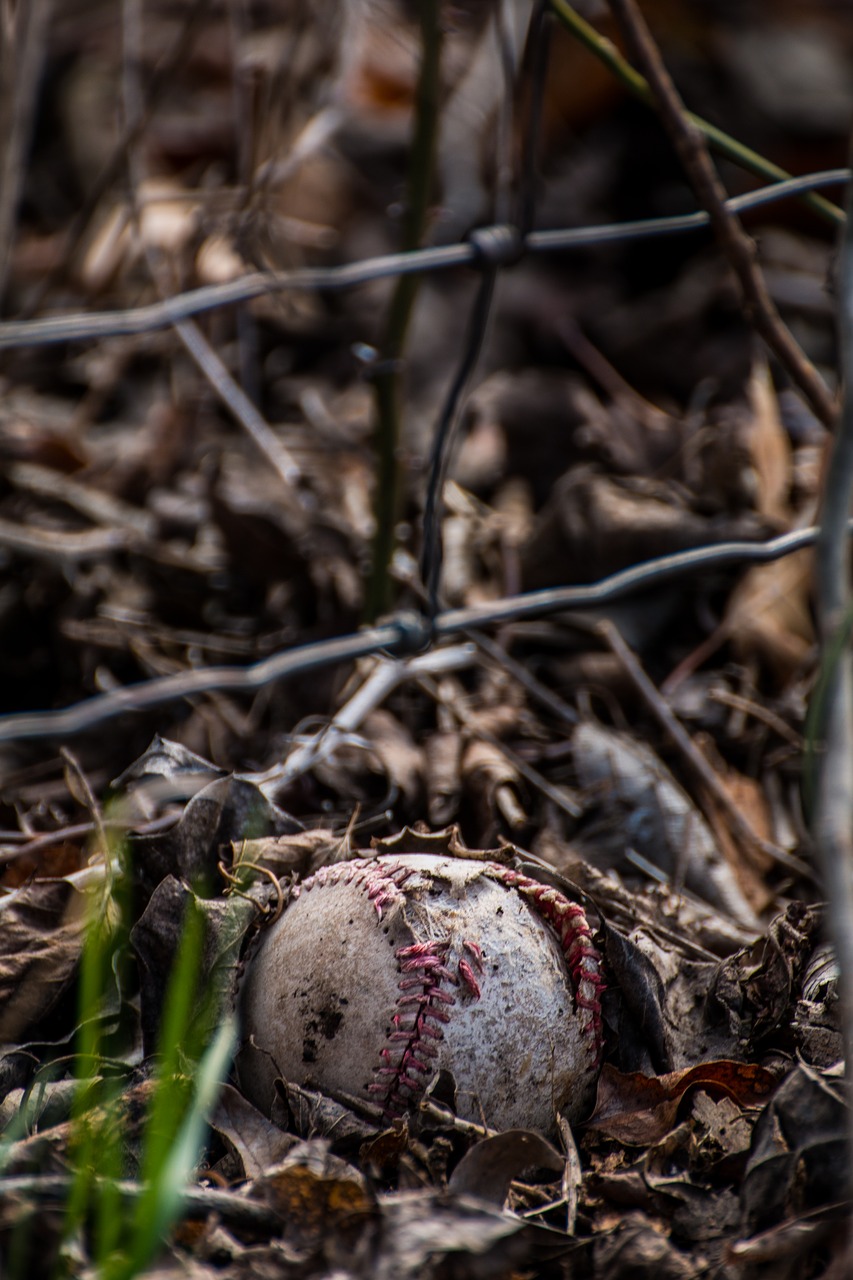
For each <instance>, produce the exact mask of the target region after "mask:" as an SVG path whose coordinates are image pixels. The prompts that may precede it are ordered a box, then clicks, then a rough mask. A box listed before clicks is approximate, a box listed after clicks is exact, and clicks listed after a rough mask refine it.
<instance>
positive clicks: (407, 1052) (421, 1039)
mask: <svg viewBox="0 0 853 1280" xmlns="http://www.w3.org/2000/svg"><path fill="white" fill-rule="evenodd" d="M449 951H450V942H449V941H447V940H444V941H441V940H438V939H433V940H431V941H429V942H414V943H412V944H411V945H410V946H408V947H400V948H399V949H398V950H397V952H396V953H395V954H396V956H397V961H398V963H399V965H400V972H401V973H405V974H410V975H412V976H410V977H406V978H403V979H402V980H401V981H400V984H399V986H400V991H401V992H407V993H408V992H411V993H412V994H406V995H401V996H400V999H399V1000H398V1001H397V1012H396V1013H395V1015H394V1018H393V1020H392V1025H393V1026H394V1030H393V1031H391V1032H389V1034H388V1044H391V1045H394V1046H395V1048H394V1050H393V1051H392V1050H391V1049H390V1048H389V1047H388V1045H386V1047H385V1048H384V1049H382V1050H381V1051H380V1054H379V1059H380V1064H381V1065H380V1066H378V1067H377V1068H376V1070H375V1071H374V1073H373V1074H374V1077H377V1076H382V1077H383V1079H382V1080H377V1079H375V1078H374V1081H373V1083H372V1084H370V1085H368V1092H369V1093H372V1094H382V1095H383V1099H382V1110H383V1113H384V1115H385V1116H386V1118H387V1119H389V1120H391V1119H394V1118H395V1117H396V1116H399V1115H401V1114H402V1113H403V1112H404V1111H406V1110H407V1109H408V1108H409V1107H411V1105H412V1102H413V1101H414V1100H415V1099H416V1098H417V1097H419V1096H420V1094H421V1093H423V1091H424V1088H425V1086H426V1078H425V1077H426V1076H427V1075H428V1074H429V1073H430V1072H431V1071H432V1069H433V1068H432V1064H431V1062H430V1061H429V1059H431V1058H436V1057H437V1056H438V1049H437V1048H436V1046H435V1044H434V1043H433V1044H430V1043H429V1042H430V1041H436V1040H443V1039H444V1032H443V1030H442V1024H444V1023H447V1022H449V1021H450V1013H449V1011H448V1007H447V1006H452V1005H454V1004H455V1003H456V997H455V996H453V995H451V993H450V992H449V991H445V990H443V989H442V986H441V984H442V983H451V984H452V985H453V986H458V984H459V979H458V978H457V977H456V975H455V974H454V973H453V972H452V971H451V970H450V969H448V967H447V964H446V960H447V956H448V952H449ZM418 988H419V990H418ZM442 1006H445V1007H442ZM435 1024H439V1025H435ZM398 1045H399V1046H400V1048H399V1049H398V1048H397V1047H396V1046H398Z"/></svg>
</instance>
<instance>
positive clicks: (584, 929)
mask: <svg viewBox="0 0 853 1280" xmlns="http://www.w3.org/2000/svg"><path fill="white" fill-rule="evenodd" d="M487 868H488V871H489V874H490V875H492V876H494V878H495V879H496V880H499V881H500V882H501V883H502V884H505V885H507V886H508V887H510V888H513V889H516V890H517V891H518V893H520V894H521V895H522V897H524V898H527V899H528V901H531V902H532V903H533V905H534V906H535V907H536V909H537V911H538V912H539V914H540V915H541V916H542V918H543V920H545V921H546V923H547V924H549V925H550V926H551V928H552V929H553V930H554V932H555V933H556V934H557V937H558V939H559V941H560V946H561V948H562V951H563V955H564V957H565V960H566V968H567V969H568V971H569V977H570V978H571V984H572V995H573V996H574V1001H575V1008H576V1009H579V1010H580V1009H584V1010H586V1012H587V1013H588V1014H589V1015H590V1019H589V1023H590V1030H591V1032H592V1034H591V1035H590V1036H588V1038H587V1047H588V1049H589V1050H590V1054H591V1056H592V1065H593V1066H596V1067H597V1066H598V1064H599V1063H600V1062H601V1055H602V1052H603V1048H604V1045H603V1035H602V1023H601V993H602V992H603V991H604V988H605V983H604V978H603V976H602V973H601V956H600V954H599V952H598V948H597V947H596V945H595V943H594V942H593V940H592V930H591V929H590V927H589V921H588V920H587V918H586V913H585V911H584V909H583V907H582V906H580V905H579V904H578V903H577V902H570V901H569V899H568V898H567V897H566V896H565V894H562V893H560V891H559V889H554V888H553V887H552V886H551V885H544V884H540V883H539V881H538V880H534V879H532V877H531V876H526V875H523V874H522V873H521V872H520V871H513V870H512V868H511V867H504V866H501V864H500V863H497V862H492V863H488V864H487Z"/></svg>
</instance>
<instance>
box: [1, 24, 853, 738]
mask: <svg viewBox="0 0 853 1280" xmlns="http://www.w3.org/2000/svg"><path fill="white" fill-rule="evenodd" d="M556 7H557V8H558V9H559V5H557V6H556ZM548 13H549V6H548V5H547V4H545V3H544V2H543V3H541V4H539V5H537V6H536V9H535V13H534V28H533V29H534V30H535V33H536V36H535V39H536V41H537V42H538V43H537V45H536V50H535V56H534V57H532V58H530V59H529V60H528V64H529V67H530V70H529V72H528V74H529V75H531V77H532V78H533V84H532V90H533V92H532V93H531V95H530V102H531V106H530V108H529V114H528V118H527V121H526V123H525V128H526V138H525V146H524V147H523V148H522V155H523V160H522V163H521V171H520V173H519V174H518V175H517V183H516V198H515V200H514V201H512V202H511V201H510V200H509V199H507V198H504V199H502V200H501V199H498V200H497V201H496V208H497V210H498V211H499V212H503V213H506V214H507V215H509V212H510V208H511V204H513V203H514V205H515V208H516V217H515V220H514V221H509V220H507V221H504V222H499V223H496V224H494V225H489V226H486V227H481V228H478V229H477V230H476V231H474V232H472V233H471V234H470V235H469V236H468V237H467V238H466V239H465V240H464V241H463V242H461V243H456V244H451V245H446V246H436V247H429V248H419V249H414V250H411V251H409V252H404V253H395V254H386V255H383V256H380V257H375V258H371V259H366V260H362V261H358V262H351V263H345V264H341V265H335V266H330V267H311V268H302V269H297V270H293V271H282V272H254V273H251V274H247V275H244V276H242V277H240V278H238V279H235V280H232V281H229V282H227V283H224V284H217V285H212V286H206V287H202V288H196V289H192V290H189V291H187V292H184V293H181V294H177V295H175V296H170V297H165V298H162V299H161V300H160V301H158V302H154V303H151V304H149V305H146V306H140V307H132V308H127V309H122V310H115V311H106V312H95V313H92V312H85V313H72V314H67V315H59V316H48V317H41V318H36V319H30V320H24V321H8V322H4V323H0V350H6V351H10V350H13V349H20V348H36V347H44V346H49V345H52V344H58V343H74V342H89V341H97V340H100V339H105V338H112V337H118V336H132V335H141V334H146V333H150V332H152V331H155V330H160V329H164V328H168V327H174V328H175V329H176V330H177V331H178V333H179V335H180V336H181V338H182V340H184V342H185V344H186V345H187V346H188V349H189V350H190V352H191V354H192V355H193V356H194V358H195V359H196V360H197V362H198V364H199V366H200V368H201V369H202V371H203V373H204V374H205V376H206V377H207V378H208V381H210V383H211V385H212V386H214V387H215V389H216V391H217V393H218V394H219V395H220V398H221V399H222V400H223V401H224V402H225V403H226V404H227V406H228V408H229V410H230V411H231V412H232V413H233V414H234V416H235V417H237V418H238V420H239V421H241V423H242V425H243V426H244V427H245V428H246V429H247V430H248V431H249V432H250V434H251V435H252V436H253V438H254V439H255V441H256V443H258V445H259V447H260V448H262V449H264V451H265V452H267V454H268V456H271V457H273V460H274V462H275V463H276V467H277V470H278V472H279V474H280V476H281V477H282V480H283V482H284V483H286V484H293V483H295V482H296V481H297V480H298V478H299V477H298V473H297V471H296V469H295V468H294V467H293V465H292V461H291V460H289V458H288V457H287V456H286V451H285V450H284V449H283V447H282V446H281V444H280V442H277V440H276V437H275V435H274V433H273V432H272V430H271V428H270V427H269V425H268V424H266V423H265V422H264V421H263V419H262V418H261V416H260V414H259V413H258V411H257V410H256V408H255V407H254V406H253V405H252V403H251V402H250V401H249V400H248V398H247V397H246V396H245V394H244V393H243V391H242V389H241V388H240V387H239V386H238V385H237V383H236V381H235V380H234V378H233V377H232V375H231V374H230V373H229V372H228V371H227V370H226V369H225V367H224V365H222V363H221V361H219V360H218V357H216V356H215V354H214V353H213V352H212V351H210V349H209V348H208V347H207V346H206V345H205V340H204V339H203V338H202V336H201V334H200V332H199V331H198V330H197V328H195V326H192V327H190V326H191V322H193V321H194V320H195V318H196V317H199V316H202V315H204V314H206V313H209V312H211V311H215V310H217V309H221V308H224V307H234V306H241V305H245V304H247V303H249V302H250V301H252V300H253V299H256V298H259V297H262V296H265V295H269V294H275V293H287V292H291V291H323V292H337V291H341V290H349V289H355V288H358V287H360V286H363V285H366V284H369V283H372V282H375V281H378V280H383V279H390V278H397V279H401V278H403V277H407V276H417V277H422V276H424V275H428V274H433V273H436V272H442V271H451V270H459V269H461V268H469V269H471V268H473V269H475V270H477V271H479V272H480V273H481V285H480V288H479V290H478V291H477V293H476V295H475V299H474V302H473V305H472V310H471V314H470V317H469V321H468V325H467V337H466V340H465V342H464V344H463V351H462V353H461V356H460V360H459V364H458V368H457V370H456V372H455V373H454V374H453V376H452V377H451V378H450V380H449V389H448V392H447V395H446V397H445V402H444V404H443V406H442V409H441V412H440V416H439V421H438V423H437V426H436V431H435V436H434V444H433V450H432V458H431V463H430V474H429V480H428V484H427V490H426V493H425V501H424V520H423V538H422V555H421V578H422V583H423V586H424V600H425V604H424V606H423V610H422V612H421V613H420V614H416V613H408V612H407V613H398V614H396V615H394V616H392V617H391V618H390V619H388V620H387V621H383V622H382V623H381V624H380V625H375V626H371V627H366V628H364V629H363V630H361V631H358V632H355V633H353V634H351V635H348V636H343V637H339V638H336V639H334V640H327V641H320V642H317V643H315V644H309V645H304V646H299V647H297V648H293V649H291V650H287V651H285V652H280V653H276V654H273V655H272V656H271V657H269V658H265V659H264V660H262V661H260V662H258V663H255V664H254V665H251V666H246V667H220V666H217V667H198V668H195V669H193V670H191V671H188V672H184V673H181V674H179V675H175V676H168V677H164V678H158V679H153V680H149V681H145V682H142V683H140V684H138V685H135V686H132V687H128V688H123V689H118V690H114V691H112V692H109V693H105V694H102V695H99V696H97V697H94V698H91V699H88V700H86V701H84V702H81V703H78V704H75V705H73V706H71V707H66V708H64V709H62V710H59V711H46V712H33V713H26V714H17V715H11V716H6V717H0V742H10V741H15V740H21V739H49V738H61V737H64V736H70V735H74V734H79V733H83V732H85V731H88V730H91V729H93V728H95V727H98V726H100V725H102V724H103V723H105V722H106V721H108V720H110V719H112V718H114V717H116V716H120V715H123V714H126V713H128V712H139V711H142V710H144V709H149V708H152V707H156V706H161V705H164V704H166V703H168V702H172V701H175V700H178V699H182V698H187V697H190V696H193V695H197V694H201V693H207V692H212V691H215V690H242V691H250V690H255V689H258V688H260V687H262V686H265V685H267V684H269V683H272V682H274V681H279V680H284V679H287V678H292V677H293V676H295V675H297V674H302V673H305V672H306V671H309V670H313V669H317V668H319V667H322V666H329V665H333V664H337V663H342V662H350V661H353V660H354V659H356V658H358V657H362V656H365V655H369V654H375V653H379V652H386V653H388V654H396V655H406V654H409V655H410V654H412V653H415V652H419V651H422V650H424V649H425V648H427V647H428V646H430V645H434V644H438V643H440V642H441V641H444V640H447V639H449V638H451V637H454V636H458V635H465V634H468V633H470V632H472V631H473V630H475V629H482V628H488V627H492V626H496V625H499V624H502V623H506V622H509V621H515V620H519V619H523V618H535V617H541V616H544V615H548V614H553V613H558V612H560V611H564V610H570V609H571V610H583V609H590V608H595V607H599V606H601V605H603V604H606V603H608V602H610V601H613V600H616V599H620V598H623V597H624V596H626V595H629V594H631V593H633V592H636V591H641V590H647V589H648V588H650V587H653V586H657V585H660V584H663V583H665V582H670V581H673V580H674V579H676V578H678V577H680V576H682V575H684V574H687V573H691V574H692V573H696V572H697V571H699V570H702V569H708V568H711V567H720V566H723V565H733V564H746V563H766V562H768V561H771V560H775V559H778V558H780V557H783V556H786V555H789V554H791V553H792V552H794V551H796V550H798V549H800V548H802V547H805V546H809V545H812V544H813V543H814V541H815V539H816V538H817V536H818V531H817V530H816V529H814V528H810V529H804V530H799V531H797V532H795V533H791V534H787V535H785V536H783V537H781V538H776V539H774V540H772V541H770V542H767V543H764V544H757V543H744V542H732V543H723V544H719V545H715V546H704V547H698V548H696V549H694V550H691V551H687V552H683V553H680V554H678V555H674V556H665V557H663V558H661V559H657V560H653V561H649V562H646V563H642V564H637V565H634V566H632V567H630V568H628V569H626V570H623V571H622V572H620V573H616V574H614V575H612V576H610V577H607V578H605V579H603V580H602V581H600V582H597V583H594V584H592V585H591V586H582V587H581V586H572V585H567V586H564V587H560V588H554V589H550V590H546V591H536V592H531V593H527V594H524V595H518V596H512V597H508V598H506V599H504V600H502V601H500V602H499V603H497V604H496V605H493V606H488V607H478V608H468V609H452V610H442V609H441V600H440V592H439V586H440V576H441V496H442V492H443V485H444V479H445V476H446V473H447V467H448V463H449V459H450V456H451V453H452V449H453V443H454V441H453V436H454V428H455V426H456V424H457V422H458V419H459V416H460V409H461V405H462V403H463V402H464V396H465V392H466V389H467V386H468V384H469V382H470V380H471V377H472V374H473V372H474V369H475V367H476V364H477V360H478V357H479V353H480V351H481V349H482V346H483V342H484V340H485V335H486V331H487V326H488V322H489V315H490V310H491V304H492V299H493V296H494V284H495V282H496V279H497V276H498V274H499V273H500V272H501V271H503V270H507V269H510V268H511V267H512V266H513V265H514V264H515V263H517V262H518V261H520V260H521V259H523V258H525V257H532V256H537V255H546V254H547V255H555V254H570V253H575V252H578V251H581V250H587V249H590V248H594V247H596V246H605V245H616V244H627V243H631V242H637V241H642V240H646V239H650V238H654V237H661V236H674V235H684V234H689V233H693V234H695V233H699V232H701V231H703V230H705V229H707V228H709V227H711V226H712V225H713V224H714V221H715V211H714V210H713V209H712V210H710V211H709V210H708V209H703V208H700V209H698V210H697V211H696V212H695V213H691V214H686V215H680V216H675V217H662V218H653V219H643V220H637V221H630V222H621V223H611V224H605V225H588V226H580V227H567V228H563V229H558V230H544V231H543V230H534V229H532V223H533V220H534V200H533V185H534V184H533V179H534V174H533V165H532V156H533V155H534V153H535V144H536V140H537V133H538V130H539V128H540V115H541V96H538V95H537V92H536V91H537V89H538V90H539V94H540V95H541V86H542V84H543V83H544V69H545V65H546V63H547V32H548V23H547V21H545V18H547V16H548ZM501 40H502V42H503V49H504V55H505V56H504V65H505V68H506V69H507V76H509V74H510V68H511V66H512V65H513V59H512V58H511V57H510V56H509V53H508V50H507V48H506V44H507V34H506V32H502V33H501ZM643 83H645V82H643ZM512 88H513V86H511V85H510V84H509V82H508V83H507V100H510V98H511V96H512V95H511V89H512ZM849 176H850V171H849V170H848V169H830V170H822V171H819V172H815V173H811V174H806V175H804V176H801V177H788V178H782V179H779V180H775V181H773V182H771V183H769V184H768V185H765V186H763V187H761V188H760V189H758V190H756V191H753V192H749V193H747V194H745V195H740V196H736V197H734V198H731V199H727V200H725V201H724V203H723V205H722V209H723V212H724V215H725V216H726V217H728V218H729V219H732V220H736V219H737V217H738V216H739V215H740V214H743V213H745V212H748V211H750V210H754V209H758V208H762V207H765V206H767V205H769V204H771V203H773V202H775V201H780V200H785V199H789V198H792V197H804V196H805V197H807V198H811V197H809V193H813V192H815V191H818V190H821V189H829V188H833V187H838V186H842V185H844V184H845V183H846V182H847V181H848V179H849ZM499 194H500V193H499ZM282 458H283V459H284V460H283V461H282Z"/></svg>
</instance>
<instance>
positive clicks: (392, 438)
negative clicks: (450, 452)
mask: <svg viewBox="0 0 853 1280" xmlns="http://www.w3.org/2000/svg"><path fill="white" fill-rule="evenodd" d="M419 10H420V20H421V66H420V73H419V76H418V86H417V93H416V97H415V122H414V134H413V137H412V147H411V153H410V156H409V171H408V182H407V193H406V213H405V217H404V220H403V243H402V245H401V248H402V249H404V250H410V249H417V248H418V247H419V246H420V243H421V238H422V236H423V232H424V227H425V226H426V219H427V212H428V208H429V197H430V188H431V185H432V174H433V165H434V157H435V145H436V138H437V136H438V120H439V89H440V75H441V26H440V23H439V2H438V0H421V3H420V5H419ZM419 283H420V281H419V278H418V276H416V275H411V276H400V277H399V279H398V280H397V283H396V285H395V287H394V293H393V295H392V298H391V304H390V306H389V309H388V316H387V319H386V322H385V332H384V336H383V341H382V350H381V352H380V355H379V360H378V365H377V370H376V374H375V377H374V401H375V413H376V426H375V430H374V451H375V455H376V497H375V500H374V506H373V510H374V518H375V521H376V532H375V534H374V538H373V558H372V564H371V570H370V580H369V582H368V588H367V601H366V606H365V612H366V616H367V620H368V621H373V620H374V619H375V618H377V617H379V616H380V614H382V613H384V612H386V611H387V609H388V608H389V607H390V603H391V600H390V577H389V567H390V564H391V557H392V555H393V552H394V528H395V525H396V523H397V520H398V519H399V515H400V509H401V505H402V475H401V467H400V458H399V446H400V382H401V361H402V357H403V353H404V350H405V345H406V333H407V331H408V327H409V320H410V318H411V314H412V307H413V306H414V301H415V296H416V294H417V291H418V287H419Z"/></svg>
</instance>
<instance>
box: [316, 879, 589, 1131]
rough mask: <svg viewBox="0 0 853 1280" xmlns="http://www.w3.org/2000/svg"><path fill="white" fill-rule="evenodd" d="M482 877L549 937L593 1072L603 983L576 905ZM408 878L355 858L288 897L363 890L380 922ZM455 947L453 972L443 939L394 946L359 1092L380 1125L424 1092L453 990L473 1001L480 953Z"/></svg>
mask: <svg viewBox="0 0 853 1280" xmlns="http://www.w3.org/2000/svg"><path fill="white" fill-rule="evenodd" d="M483 872H484V874H486V875H488V876H490V877H491V878H492V879H493V880H497V881H498V882H499V883H501V884H502V885H504V887H505V888H507V889H514V890H515V891H516V892H517V893H519V894H520V895H521V897H522V898H524V899H525V900H526V901H527V902H528V903H529V904H530V905H531V906H532V907H533V908H534V909H535V911H536V912H537V914H538V915H539V916H540V918H541V919H542V920H543V921H544V922H545V923H546V924H547V925H548V926H549V927H550V929H551V930H552V931H553V932H554V933H555V934H556V935H557V938H558V940H559V943H560V948H561V950H562V953H563V957H564V959H565V963H566V969H567V971H568V975H569V979H570V986H571V990H572V995H573V998H574V1002H575V1007H576V1009H577V1010H579V1011H580V1010H583V1011H585V1012H586V1014H587V1016H588V1026H587V1028H586V1031H585V1034H584V1044H585V1047H586V1049H587V1052H588V1055H589V1057H590V1063H591V1065H592V1066H598V1064H599V1062H600V1059H601V1052H602V1033H601V992H602V990H603V988H604V981H603V978H602V976H601V958H600V956H599V953H598V950H597V948H596V947H595V944H594V943H593V940H592V931H591V929H590V927H589V923H588V921H587V918H586V914H585V912H584V910H583V907H581V906H579V905H578V904H577V903H575V902H571V901H569V899H568V898H566V897H565V895H564V894H562V893H560V892H559V890H558V889H554V888H552V887H551V886H550V885H544V884H541V883H540V882H539V881H538V880H534V879H533V878H532V877H531V876H526V875H523V874H522V873H521V872H518V871H513V870H512V868H510V867H505V866H502V865H501V864H500V863H497V862H487V863H483ZM414 874H415V868H413V867H408V866H405V865H404V864H402V863H398V862H380V861H378V860H377V859H373V858H355V859H352V860H350V861H349V862H339V863H335V864H334V865H333V866H329V867H321V868H320V870H319V871H317V872H315V874H314V875H313V876H310V877H309V878H308V879H307V880H305V881H303V883H302V884H301V885H298V886H296V887H295V888H294V889H293V897H294V898H297V897H299V896H300V894H301V893H303V892H304V893H310V892H311V890H312V889H315V888H324V887H333V886H335V885H338V884H347V885H349V884H355V885H356V886H358V887H359V888H362V889H364V891H365V893H366V895H367V898H368V899H369V901H371V902H372V903H373V905H374V907H375V908H376V913H377V917H378V919H379V920H381V919H382V913H383V911H384V910H385V908H386V907H389V906H392V905H396V904H398V903H402V902H404V901H405V896H406V895H405V892H404V889H405V885H406V882H407V881H408V880H409V878H410V877H411V876H412V875H414ZM462 949H463V951H465V952H466V955H465V956H463V957H462V958H461V959H460V960H459V961H458V962H457V964H456V972H454V971H453V969H452V968H451V967H450V966H449V963H448V962H449V961H450V954H449V953H450V941H449V940H441V939H432V940H430V941H428V942H416V943H413V944H410V945H409V946H405V947H398V949H397V950H396V951H395V953H394V955H395V958H396V960H397V963H398V965H399V969H400V975H401V976H400V982H399V992H400V994H399V997H398V999H397V1005H396V1009H395V1012H394V1014H393V1017H392V1019H391V1026H390V1028H389V1031H388V1034H387V1038H386V1042H385V1044H384V1046H383V1047H382V1049H381V1050H380V1052H379V1064H378V1065H377V1066H376V1067H375V1068H374V1071H373V1080H372V1082H371V1083H370V1084H369V1085H368V1086H367V1089H368V1092H369V1093H370V1094H372V1095H374V1096H375V1097H376V1099H377V1101H378V1102H379V1104H380V1106H381V1107H382V1112H383V1115H384V1116H385V1118H386V1119H388V1120H393V1119H395V1118H397V1117H399V1116H401V1115H403V1114H404V1113H405V1111H406V1110H408V1108H410V1107H411V1105H412V1104H413V1102H415V1101H416V1100H417V1099H418V1097H419V1096H420V1095H421V1094H422V1093H423V1091H424V1089H425V1088H426V1084H427V1078H428V1076H429V1075H430V1073H431V1072H432V1070H433V1061H434V1059H435V1058H436V1057H437V1056H438V1052H439V1051H438V1048H437V1047H436V1042H437V1041H440V1040H443V1039H444V1030H443V1028H444V1026H445V1025H446V1024H447V1023H448V1022H449V1021H450V1016H451V1010H452V1009H453V1006H454V1005H455V1004H456V1003H457V996H456V995H455V994H453V992H454V990H458V989H459V988H460V986H461V987H462V988H464V991H465V992H466V993H467V994H468V995H469V996H470V997H471V998H473V999H474V1000H478V999H479V998H480V983H479V981H478V975H482V973H483V969H484V965H483V954H482V951H481V949H480V947H479V946H478V945H477V944H476V943H475V942H469V941H467V940H463V942H462Z"/></svg>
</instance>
